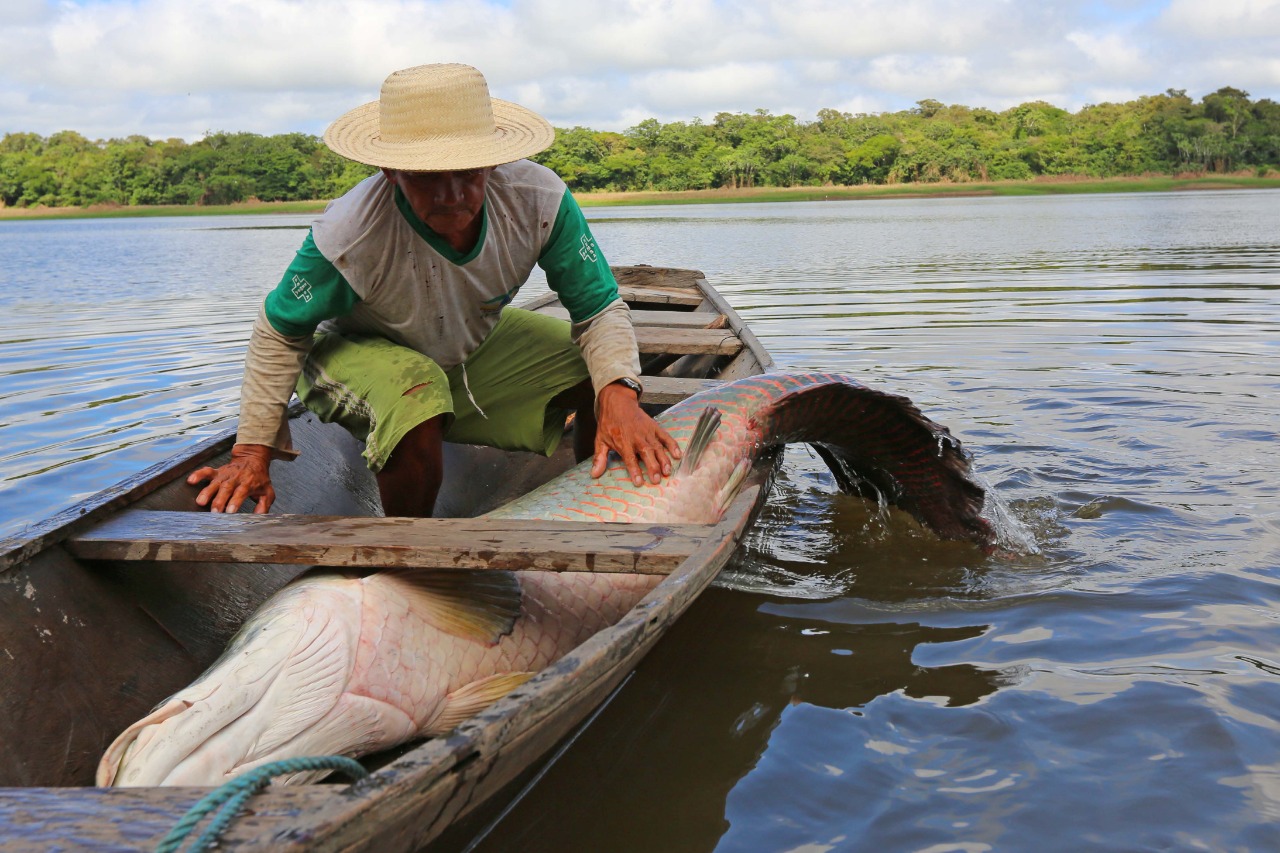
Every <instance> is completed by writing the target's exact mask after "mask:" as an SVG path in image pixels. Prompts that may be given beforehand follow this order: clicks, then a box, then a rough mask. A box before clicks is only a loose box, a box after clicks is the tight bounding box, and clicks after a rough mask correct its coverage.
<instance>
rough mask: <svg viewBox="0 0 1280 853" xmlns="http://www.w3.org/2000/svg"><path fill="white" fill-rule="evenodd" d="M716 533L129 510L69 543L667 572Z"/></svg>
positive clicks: (108, 556)
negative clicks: (706, 537)
mask: <svg viewBox="0 0 1280 853" xmlns="http://www.w3.org/2000/svg"><path fill="white" fill-rule="evenodd" d="M708 529H709V528H708V527H705V526H703V525H697V524H680V525H644V524H607V523H602V522H589V521H585V522H568V521H565V522H561V521H531V520H524V519H500V520H488V519H472V518H351V517H344V516H315V515H253V514H249V513H240V514H236V515H228V514H222V513H208V512H153V511H147V510H126V511H125V512H122V513H120V514H119V515H117V516H116V517H114V518H112V519H111V520H109V521H107V522H105V523H103V524H100V525H99V526H97V527H95V528H93V529H91V530H88V531H86V532H84V533H81V534H80V535H78V536H75V537H73V538H72V539H70V540H68V541H67V543H66V547H67V549H68V550H69V551H71V553H73V554H74V555H75V556H77V557H80V558H81V559H86V560H147V561H162V562H167V561H172V560H181V561H195V560H199V561H202V562H210V563H277V564H286V565H288V564H301V565H307V566H335V567H344V568H346V567H350V568H423V569H427V568H438V569H499V570H507V571H528V570H540V571H552V572H606V573H608V572H630V573H638V574H667V573H668V572H670V571H671V570H672V569H673V568H675V567H676V566H678V565H679V564H680V563H681V562H682V561H683V560H684V559H685V558H686V557H688V556H689V554H691V553H693V551H694V550H695V549H696V548H697V547H698V546H699V545H700V544H701V543H702V541H703V539H704V538H705V536H706V534H707V531H708Z"/></svg>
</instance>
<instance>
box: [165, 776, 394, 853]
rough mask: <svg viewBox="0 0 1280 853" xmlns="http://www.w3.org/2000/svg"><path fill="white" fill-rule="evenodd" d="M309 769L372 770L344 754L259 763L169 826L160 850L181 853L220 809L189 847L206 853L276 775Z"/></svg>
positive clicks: (353, 777) (203, 798) (195, 851)
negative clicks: (193, 833)
mask: <svg viewBox="0 0 1280 853" xmlns="http://www.w3.org/2000/svg"><path fill="white" fill-rule="evenodd" d="M308 770H338V771H340V772H342V773H345V774H347V775H348V776H350V777H351V778H352V779H363V778H364V777H366V776H368V775H369V771H368V770H365V769H364V767H362V766H361V765H360V762H358V761H355V760H353V759H350V758H347V757H346V756H343V755H318V756H311V757H303V758H286V759H283V760H282V761H272V762H271V763H269V764H264V765H262V766H261V767H255V768H254V769H253V770H250V771H248V772H247V773H242V774H241V775H239V776H237V777H236V778H234V779H231V780H230V781H228V782H224V783H223V784H222V785H220V786H218V787H217V788H215V789H213V790H212V791H210V792H209V793H208V794H206V795H205V796H204V797H201V798H200V801H199V802H198V803H196V804H195V805H194V806H192V807H191V808H190V810H188V811H187V813H186V814H185V815H183V816H182V819H181V820H179V821H178V823H177V824H176V825H175V826H174V827H173V829H171V830H169V834H168V835H166V836H165V837H164V839H163V840H161V842H160V844H159V845H158V846H157V847H156V853H177V850H178V848H179V847H181V846H182V842H183V841H184V840H185V839H186V837H187V836H188V835H189V834H191V830H192V829H194V828H195V826H196V824H198V823H199V822H200V821H201V820H203V819H204V817H205V816H206V815H208V814H209V813H210V812H212V811H214V810H215V809H217V810H218V813H217V814H216V815H214V817H213V820H211V821H210V822H209V826H208V827H206V828H205V831H204V832H202V833H201V834H200V837H198V838H197V839H196V840H195V843H194V844H192V845H191V847H190V848H189V849H188V851H187V853H204V851H206V850H208V849H209V848H210V847H212V846H213V844H214V843H215V842H217V840H218V839H219V838H221V837H222V833H224V832H226V831H227V827H229V826H230V825H231V822H232V821H233V820H235V819H236V815H238V814H239V813H240V810H241V809H242V808H244V804H245V803H247V802H248V801H249V798H250V797H252V796H253V795H254V794H256V793H258V792H259V791H261V790H262V789H263V788H265V787H267V785H269V784H270V783H271V780H272V779H274V778H275V777H276V776H284V775H286V774H288V773H302V772H304V771H308Z"/></svg>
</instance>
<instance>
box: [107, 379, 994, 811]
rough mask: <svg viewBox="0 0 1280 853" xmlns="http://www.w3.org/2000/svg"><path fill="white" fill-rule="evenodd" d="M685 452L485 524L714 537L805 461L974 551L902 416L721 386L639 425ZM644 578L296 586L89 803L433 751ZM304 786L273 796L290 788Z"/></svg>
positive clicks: (415, 576)
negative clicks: (755, 477) (745, 498)
mask: <svg viewBox="0 0 1280 853" xmlns="http://www.w3.org/2000/svg"><path fill="white" fill-rule="evenodd" d="M659 421H660V422H661V423H662V424H663V426H664V427H665V428H666V429H667V430H668V432H670V433H671V435H672V436H673V437H674V438H675V439H676V440H677V441H678V442H679V443H680V445H681V446H682V447H684V448H686V450H685V453H684V458H683V459H682V460H681V463H680V467H679V469H678V470H677V471H676V472H675V474H673V475H672V476H671V477H669V478H667V479H665V480H664V481H663V482H662V483H660V484H658V485H651V484H648V483H646V484H645V485H643V486H635V485H633V484H632V482H631V480H630V479H629V478H628V476H627V472H626V470H625V469H624V468H622V466H621V465H620V464H615V465H613V466H611V467H610V469H609V470H608V471H606V472H605V474H604V475H603V476H602V477H600V478H599V479H594V478H592V477H591V475H590V465H591V463H590V462H589V461H588V462H585V463H583V464H582V465H579V466H577V467H576V468H574V469H572V470H570V471H568V472H566V473H565V474H563V475H562V476H560V477H558V478H556V479H554V480H552V481H551V482H549V483H547V484H546V485H544V486H542V487H541V488H539V489H536V490H534V491H532V492H530V493H529V494H527V495H525V496H524V497H522V498H520V499H518V500H516V501H513V502H512V503H510V504H507V505H506V506H504V507H502V508H500V509H499V510H496V511H494V512H492V513H489V515H488V516H487V517H490V518H540V519H567V520H574V521H583V520H596V521H635V522H667V523H679V522H714V521H717V520H718V519H719V517H720V516H721V515H722V514H723V512H724V510H725V508H726V507H727V506H728V504H729V503H730V502H731V501H732V500H733V498H734V496H735V495H736V494H737V491H738V488H739V486H740V485H741V483H742V481H743V479H744V478H745V476H746V474H747V473H748V472H749V471H750V470H751V468H752V466H753V465H754V463H755V461H756V459H757V458H758V457H759V456H760V455H761V454H762V453H765V452H767V451H769V450H770V449H771V448H774V447H777V446H779V445H782V444H786V443H790V442H809V443H811V444H813V445H814V447H815V448H816V449H817V451H818V453H819V454H820V455H821V456H822V458H823V459H824V460H825V461H826V462H827V463H828V464H829V465H830V466H831V467H832V470H833V472H834V474H835V476H836V480H837V482H838V483H839V484H840V486H841V487H842V488H843V489H845V490H846V491H849V492H854V493H859V494H864V495H867V496H869V497H873V498H876V499H878V500H881V501H886V502H888V503H892V504H896V505H897V506H899V507H901V508H902V509H905V510H906V511H908V512H910V513H911V514H912V515H914V516H915V517H916V518H917V519H919V520H920V521H921V522H922V523H923V524H925V525H926V526H928V527H929V528H931V529H932V530H933V531H935V532H936V533H937V534H938V535H939V536H941V537H943V538H947V539H961V540H968V541H971V542H975V543H977V544H979V545H980V546H983V547H984V548H989V547H990V546H991V545H992V543H993V541H994V533H993V531H992V528H991V527H990V525H989V524H988V523H987V521H986V520H985V519H983V518H982V517H981V516H980V512H981V509H982V504H983V497H984V496H983V491H982V489H981V488H980V487H979V486H977V485H976V484H975V483H974V482H973V481H972V480H970V479H969V476H968V467H969V466H968V458H967V457H966V455H965V454H964V452H963V450H962V449H961V447H960V444H959V442H957V441H956V440H955V439H953V438H952V437H951V435H950V433H948V431H947V430H946V429H945V428H943V427H940V426H938V425H937V424H934V423H933V422H932V421H930V420H929V419H928V418H926V417H925V416H924V415H922V414H921V413H920V412H919V410H918V409H916V407H915V406H914V405H913V404H912V403H911V402H910V401H909V400H907V399H906V398H905V397H899V396H895V395H890V394H885V393H883V392H879V391H874V390H872V389H869V388H866V387H865V386H862V385H860V384H858V383H856V382H854V381H853V380H851V379H848V378H847V377H843V376H837V375H830V374H817V373H814V374H799V375H791V374H787V375H784V374H769V375H763V376H754V377H750V378H747V379H742V380H738V381H736V382H732V383H727V384H725V385H723V386H721V387H719V388H715V389H712V390H710V391H704V392H702V393H701V394H697V395H695V396H693V397H690V398H689V399H687V400H685V401H683V402H682V403H679V404H677V405H676V406H673V407H672V408H671V409H669V410H668V411H667V412H665V413H663V414H662V415H661V416H660V417H659ZM659 580H660V578H657V577H654V576H650V575H627V574H589V573H570V572H566V573H552V572H514V573H513V572H492V571H459V570H416V569H398V570H386V571H378V572H374V573H371V574H370V573H365V574H359V573H342V572H332V571H324V572H315V573H311V574H308V575H305V576H303V577H302V578H299V579H297V580H295V581H293V582H292V583H290V584H288V585H287V586H286V587H285V588H284V589H282V590H281V591H280V592H278V593H277V594H276V595H275V596H273V597H272V598H271V599H270V600H269V601H267V602H266V603H265V604H264V605H263V606H262V608H261V609H260V610H259V611H258V612H257V613H256V614H254V616H253V617H251V618H250V619H249V620H248V622H246V623H245V625H244V627H243V628H242V629H241V630H240V632H239V633H238V634H237V635H236V637H235V638H234V639H233V640H232V642H231V644H230V646H229V647H228V649H227V651H226V652H225V653H224V654H223V655H222V657H221V658H219V660H218V661H217V662H215V663H214V664H213V666H211V667H210V668H209V669H208V670H207V671H206V672H205V673H204V675H202V676H201V677H200V678H199V679H198V680H197V681H196V682H195V683H193V684H192V685H190V686H189V687H187V688H185V689H183V690H181V691H179V692H178V693H177V694H175V695H174V696H172V697H170V698H169V699H168V700H166V701H165V702H164V703H162V704H161V705H160V706H159V707H157V708H156V709H155V710H154V711H152V712H151V714H149V715H148V716H146V717H144V718H143V719H141V720H139V721H138V722H137V723H134V724H133V725H132V726H130V727H129V728H128V729H127V730H125V731H124V732H123V733H122V734H121V735H120V736H119V737H118V738H116V740H115V742H113V743H112V744H111V746H110V747H109V748H108V749H107V751H106V753H105V755H104V756H103V758H102V761H101V763H100V765H99V767H98V776H97V782H98V784H99V785H130V786H135V785H214V784H219V783H221V782H224V781H226V780H227V779H229V778H232V777H234V776H237V775H239V774H240V773H243V772H244V771H247V770H251V769H253V768H254V767H256V766H258V765H261V764H265V763H267V762H269V761H274V760H277V759H281V758H289V757H295V756H302V755H329V754H344V755H350V756H359V755H366V754H369V753H372V752H376V751H379V750H383V749H388V748H390V747H393V746H395V745H397V744H401V743H404V742H406V741H408V740H412V739H414V738H421V737H426V736H431V735H436V734H441V733H443V732H446V731H449V730H450V729H452V728H453V727H454V726H456V725H457V724H458V723H459V722H461V721H462V720H464V719H466V718H467V717H469V716H471V715H472V714H475V713H477V712H478V711H480V710H482V709H483V708H485V707H486V706H487V705H489V704H490V703H492V702H493V701H495V700H497V699H498V698H500V697H501V696H503V695H505V694H506V693H508V692H509V691H511V690H512V689H514V688H515V687H516V686H518V685H519V684H521V683H523V682H524V681H526V680H527V679H529V678H531V677H532V676H533V675H535V674H536V673H537V672H538V671H539V670H541V669H543V668H544V667H546V666H548V665H549V664H551V663H552V662H554V661H555V660H557V659H558V658H560V657H561V656H563V655H564V654H565V653H567V652H568V651H570V650H571V649H572V648H574V647H575V646H577V645H578V644H580V643H581V642H583V641H584V640H585V639H586V638H587V637H589V636H591V635H592V634H593V633H595V632H596V631H599V630H600V629H602V628H604V627H606V626H608V625H611V624H613V623H614V622H616V621H617V620H618V619H620V618H621V617H622V615H623V614H625V613H626V611H627V610H629V609H630V608H631V607H632V606H634V605H635V604H636V602H638V601H639V600H640V599H641V598H642V597H643V596H644V595H645V594H646V593H647V592H648V591H649V590H650V589H652V588H653V587H654V586H655V585H656V584H657V583H658V581H659ZM323 775H324V772H323V771H321V772H315V773H299V774H296V775H294V776H292V777H288V778H287V779H285V780H283V781H293V782H300V781H309V780H311V779H314V778H316V777H318V776H323Z"/></svg>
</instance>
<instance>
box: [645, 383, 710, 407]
mask: <svg viewBox="0 0 1280 853" xmlns="http://www.w3.org/2000/svg"><path fill="white" fill-rule="evenodd" d="M640 381H641V382H642V383H643V384H644V395H643V396H642V397H641V398H640V402H642V403H659V404H662V405H667V406H669V405H672V404H675V403H679V402H680V401H681V400H683V399H684V398H685V397H691V396H693V395H694V394H697V393H698V392H699V391H705V390H707V389H708V388H714V387H716V386H717V385H723V384H724V383H723V382H721V381H720V380H719V379H686V378H683V377H675V376H641V377H640Z"/></svg>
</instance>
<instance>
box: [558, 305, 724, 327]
mask: <svg viewBox="0 0 1280 853" xmlns="http://www.w3.org/2000/svg"><path fill="white" fill-rule="evenodd" d="M538 313H539V314H546V315H547V316H549V317H559V318H560V319H561V320H568V319H569V309H568V308H561V307H560V306H558V305H549V306H547V307H546V308H539V309H538ZM727 319H728V318H726V317H725V315H723V314H717V313H714V312H712V311H646V310H644V309H641V308H637V309H635V310H633V311H632V312H631V324H632V325H633V326H637V327H638V326H666V327H669V328H672V329H722V328H724V326H725V325H726V320H727Z"/></svg>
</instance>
